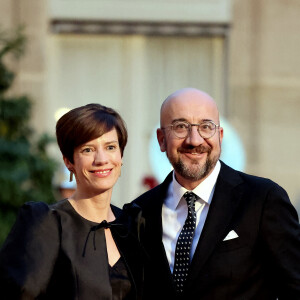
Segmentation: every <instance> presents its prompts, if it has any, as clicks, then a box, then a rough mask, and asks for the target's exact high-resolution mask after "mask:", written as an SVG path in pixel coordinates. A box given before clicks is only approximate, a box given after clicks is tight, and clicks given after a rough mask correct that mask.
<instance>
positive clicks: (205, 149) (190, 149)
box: [178, 145, 211, 154]
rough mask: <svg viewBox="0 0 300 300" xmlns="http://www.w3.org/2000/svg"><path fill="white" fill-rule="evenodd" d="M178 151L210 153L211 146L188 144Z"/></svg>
mask: <svg viewBox="0 0 300 300" xmlns="http://www.w3.org/2000/svg"><path fill="white" fill-rule="evenodd" d="M178 152H180V153H198V154H201V153H208V154H210V152H211V147H209V146H204V145H200V146H197V147H194V146H191V145H188V146H186V147H179V148H178Z"/></svg>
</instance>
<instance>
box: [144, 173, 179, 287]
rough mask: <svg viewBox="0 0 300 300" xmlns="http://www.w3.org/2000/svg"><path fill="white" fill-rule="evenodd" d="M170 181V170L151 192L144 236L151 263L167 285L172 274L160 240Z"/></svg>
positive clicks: (171, 280)
mask: <svg viewBox="0 0 300 300" xmlns="http://www.w3.org/2000/svg"><path fill="white" fill-rule="evenodd" d="M171 181H172V172H171V173H170V174H169V175H168V177H167V178H166V179H165V181H164V182H163V183H162V184H161V185H159V186H158V187H157V188H156V189H155V191H153V192H154V193H151V198H149V199H148V200H149V201H148V203H147V207H145V218H146V228H147V230H146V234H145V236H146V238H145V241H144V243H145V245H146V247H145V248H146V249H147V250H148V251H147V252H149V254H150V257H151V258H153V261H151V263H152V264H153V265H157V266H158V267H157V268H158V269H159V270H161V272H162V273H163V274H161V275H163V276H162V277H163V278H165V279H166V280H167V281H168V284H169V286H173V279H172V274H171V271H170V266H169V262H168V260H167V256H166V252H165V248H164V245H163V242H162V235H163V230H162V205H163V202H164V199H165V198H166V196H167V191H168V187H169V184H170V183H171Z"/></svg>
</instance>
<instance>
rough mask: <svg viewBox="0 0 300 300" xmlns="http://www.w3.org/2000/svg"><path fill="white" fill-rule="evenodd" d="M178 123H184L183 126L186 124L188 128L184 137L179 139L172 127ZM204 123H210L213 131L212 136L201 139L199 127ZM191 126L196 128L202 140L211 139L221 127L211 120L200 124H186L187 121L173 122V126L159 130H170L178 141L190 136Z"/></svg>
mask: <svg viewBox="0 0 300 300" xmlns="http://www.w3.org/2000/svg"><path fill="white" fill-rule="evenodd" d="M178 123H184V124H187V126H188V131H187V134H186V136H184V137H181V136H180V137H179V136H178V135H177V134H176V132H175V131H174V129H173V127H174V126H175V125H176V124H178ZM204 123H211V124H213V125H214V126H215V130H214V132H213V134H212V135H211V136H210V137H203V136H202V134H201V133H200V126H201V125H202V124H204ZM193 126H197V127H198V128H197V131H198V133H199V135H200V136H201V137H202V138H203V139H206V140H207V139H210V138H212V137H213V136H214V135H215V134H216V131H217V129H218V130H219V128H220V127H221V126H220V125H217V124H216V123H215V122H214V121H211V120H207V121H203V122H201V123H199V124H195V123H190V122H187V121H175V122H174V124H171V125H167V126H165V127H161V129H163V130H165V129H167V128H171V130H172V132H173V133H174V135H175V136H176V137H177V138H178V139H185V138H186V137H187V136H188V135H189V134H191V131H192V127H193Z"/></svg>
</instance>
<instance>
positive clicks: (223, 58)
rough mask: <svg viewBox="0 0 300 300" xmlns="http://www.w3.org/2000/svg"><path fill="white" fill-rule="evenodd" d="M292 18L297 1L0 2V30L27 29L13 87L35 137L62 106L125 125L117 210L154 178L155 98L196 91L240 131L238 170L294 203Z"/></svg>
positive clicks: (297, 121) (299, 103)
mask: <svg viewBox="0 0 300 300" xmlns="http://www.w3.org/2000/svg"><path fill="white" fill-rule="evenodd" d="M299 13H300V3H299V1H298V0H289V1H280V0H243V1H240V0H232V1H230V0H197V1H196V0H182V1H180V0H176V1H175V0H168V1H167V0H165V1H163V0H151V1H150V0H127V1H125V0H114V1H112V0H98V1H94V0H88V1H79V0H11V1H6V0H0V17H1V26H2V27H3V28H14V27H15V26H17V25H18V24H25V25H26V35H27V37H28V47H27V51H26V54H25V56H24V58H23V59H22V60H21V61H20V62H19V63H18V64H17V65H12V67H13V68H14V69H15V70H17V73H18V77H17V80H16V83H15V86H14V92H18V93H28V94H29V95H30V96H31V97H32V98H33V99H35V104H34V116H33V120H32V124H33V126H34V127H35V128H36V129H37V130H38V131H48V132H49V133H50V134H54V129H55V122H56V120H55V117H54V115H55V113H56V112H57V111H58V110H59V109H60V108H64V107H65V108H73V107H76V106H79V105H84V104H87V103H91V102H98V103H101V104H104V105H108V106H111V107H113V108H115V109H117V110H118V111H119V112H120V113H121V115H122V116H123V118H124V119H125V121H126V123H127V127H128V131H129V142H128V146H127V148H126V150H125V155H124V166H123V170H122V177H121V178H120V180H119V182H118V184H117V187H116V189H115V191H114V193H113V201H114V202H115V203H116V204H119V205H122V203H124V202H128V201H130V200H131V199H133V198H134V197H136V196H137V195H139V194H140V193H141V192H143V191H144V188H145V187H144V186H143V182H145V178H151V176H153V175H154V174H155V170H154V169H153V165H152V164H151V160H150V159H149V155H150V153H149V152H151V150H150V148H149V142H150V139H151V136H152V135H153V132H154V130H155V128H156V126H157V125H158V122H159V109H160V105H161V103H162V101H163V100H164V98H165V97H166V96H167V95H168V94H170V93H171V92H173V91H175V90H177V89H179V88H182V87H186V86H193V87H196V88H199V89H203V90H205V91H207V92H208V93H209V94H211V95H212V96H213V97H214V98H215V99H216V101H217V103H218V105H219V109H220V112H221V114H222V116H223V117H224V118H226V120H227V121H228V122H230V124H231V125H232V126H233V127H234V128H235V130H236V131H237V132H238V134H239V136H240V138H241V140H242V143H243V145H244V148H245V152H246V163H245V169H244V171H246V172H248V173H252V174H256V175H259V176H263V177H269V178H271V179H273V180H274V181H276V182H278V183H279V184H280V185H282V186H283V187H284V188H285V189H286V190H287V192H288V193H289V195H290V198H291V200H292V202H293V203H294V204H295V205H296V206H300V187H299V184H298V183H299V182H300V172H299V168H300V160H299V158H298V153H299V149H300V141H299V139H298V138H297V137H298V129H299V128H300V118H298V111H299V110H300V57H299V55H298V53H299V52H300V51H299V50H300V35H299V29H300V19H299V17H298V16H299ZM225 138H226V132H225ZM225 138H224V139H225ZM51 152H52V155H53V156H55V157H56V158H57V160H61V156H60V153H59V151H58V149H57V147H53V148H52V149H51Z"/></svg>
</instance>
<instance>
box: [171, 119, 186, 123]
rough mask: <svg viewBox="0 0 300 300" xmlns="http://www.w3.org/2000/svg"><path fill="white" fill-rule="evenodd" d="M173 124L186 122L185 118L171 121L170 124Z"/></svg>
mask: <svg viewBox="0 0 300 300" xmlns="http://www.w3.org/2000/svg"><path fill="white" fill-rule="evenodd" d="M175 122H188V120H187V119H185V118H179V119H174V120H172V124H173V123H175Z"/></svg>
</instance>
